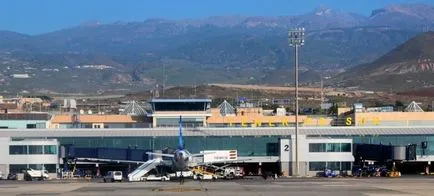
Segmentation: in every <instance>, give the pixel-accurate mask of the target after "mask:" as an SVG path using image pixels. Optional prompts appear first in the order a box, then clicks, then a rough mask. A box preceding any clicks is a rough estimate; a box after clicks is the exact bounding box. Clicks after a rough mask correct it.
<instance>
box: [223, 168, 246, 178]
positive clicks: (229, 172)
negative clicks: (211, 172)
mask: <svg viewBox="0 0 434 196" xmlns="http://www.w3.org/2000/svg"><path fill="white" fill-rule="evenodd" d="M244 175H245V174H244V168H242V167H226V168H224V170H223V176H224V177H225V178H243V177H244Z"/></svg>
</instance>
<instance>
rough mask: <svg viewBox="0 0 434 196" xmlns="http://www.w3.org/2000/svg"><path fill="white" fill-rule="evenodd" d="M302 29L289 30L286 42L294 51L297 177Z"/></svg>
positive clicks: (296, 166) (296, 169)
mask: <svg viewBox="0 0 434 196" xmlns="http://www.w3.org/2000/svg"><path fill="white" fill-rule="evenodd" d="M304 31H305V30H304V28H295V29H291V30H289V32H288V42H289V46H290V47H294V49H295V51H294V52H295V71H294V72H295V73H294V74H295V175H296V176H299V174H300V173H299V170H300V165H299V160H298V110H299V109H298V48H299V47H301V46H303V45H304V36H305V35H304Z"/></svg>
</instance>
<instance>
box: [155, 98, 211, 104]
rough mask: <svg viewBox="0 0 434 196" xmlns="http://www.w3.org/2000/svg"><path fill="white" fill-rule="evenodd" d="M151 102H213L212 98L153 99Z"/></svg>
mask: <svg viewBox="0 0 434 196" xmlns="http://www.w3.org/2000/svg"><path fill="white" fill-rule="evenodd" d="M150 102H151V103H194V102H211V99H152V100H151V101H150Z"/></svg>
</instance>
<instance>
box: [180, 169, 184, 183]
mask: <svg viewBox="0 0 434 196" xmlns="http://www.w3.org/2000/svg"><path fill="white" fill-rule="evenodd" d="M179 184H181V185H182V184H184V174H182V171H181V176H180V177H179Z"/></svg>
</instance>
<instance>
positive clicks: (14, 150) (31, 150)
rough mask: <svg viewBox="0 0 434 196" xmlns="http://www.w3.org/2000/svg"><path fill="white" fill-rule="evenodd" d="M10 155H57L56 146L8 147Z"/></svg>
mask: <svg viewBox="0 0 434 196" xmlns="http://www.w3.org/2000/svg"><path fill="white" fill-rule="evenodd" d="M9 154H10V155H20V154H23V155H25V154H57V146H55V145H46V146H40V145H29V146H25V145H11V146H9Z"/></svg>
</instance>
